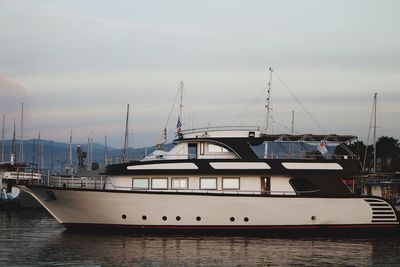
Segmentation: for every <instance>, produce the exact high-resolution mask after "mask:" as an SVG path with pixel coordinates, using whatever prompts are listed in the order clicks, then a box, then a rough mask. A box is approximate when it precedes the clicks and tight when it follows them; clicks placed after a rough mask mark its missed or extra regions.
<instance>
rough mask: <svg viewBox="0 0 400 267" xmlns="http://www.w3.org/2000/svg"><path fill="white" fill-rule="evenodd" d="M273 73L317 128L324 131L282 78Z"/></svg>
mask: <svg viewBox="0 0 400 267" xmlns="http://www.w3.org/2000/svg"><path fill="white" fill-rule="evenodd" d="M273 73H274V75H275V76H276V78H278V80H279V81H280V82H281V84H282V85H283V87H285V89H286V90H287V91H288V92H289V94H290V95H291V96H292V97H293V98H294V99H295V100H296V102H297V103H298V104H299V105H300V106H301V107H302V108H303V110H304V111H305V112H306V113H307V115H308V116H309V117H310V118H311V120H312V121H313V122H314V123H315V124H316V125H317V126H318V128H319V129H320V130H321V131H323V132H326V130H325V129H324V127H322V125H321V124H319V123H318V121H317V120H316V119H315V118H314V117H313V116H312V115H311V113H310V112H309V111H308V109H307V108H306V107H305V106H304V105H303V104H302V103H301V102H300V100H299V99H298V98H297V97H296V96H295V94H294V93H293V92H292V91H291V90H290V89H289V87H288V86H287V85H286V84H285V83H284V82H283V80H282V79H281V78H280V77H279V76H278V74H276V72H275V71H274V72H273Z"/></svg>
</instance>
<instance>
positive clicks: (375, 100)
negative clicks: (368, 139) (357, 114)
mask: <svg viewBox="0 0 400 267" xmlns="http://www.w3.org/2000/svg"><path fill="white" fill-rule="evenodd" d="M377 94H378V93H375V94H374V173H376V104H377Z"/></svg>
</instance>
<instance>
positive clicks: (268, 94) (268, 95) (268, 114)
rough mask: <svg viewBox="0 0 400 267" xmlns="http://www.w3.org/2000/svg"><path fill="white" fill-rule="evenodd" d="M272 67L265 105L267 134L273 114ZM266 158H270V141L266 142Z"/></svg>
mask: <svg viewBox="0 0 400 267" xmlns="http://www.w3.org/2000/svg"><path fill="white" fill-rule="evenodd" d="M272 71H273V70H272V68H271V67H269V81H268V91H267V103H266V105H265V109H266V112H267V118H266V120H265V134H268V126H269V117H270V116H271V112H272V108H271V101H270V100H271V86H272V84H271V82H272ZM264 158H268V142H265V151H264Z"/></svg>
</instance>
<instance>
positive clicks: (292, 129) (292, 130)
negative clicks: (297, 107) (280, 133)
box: [290, 110, 294, 134]
mask: <svg viewBox="0 0 400 267" xmlns="http://www.w3.org/2000/svg"><path fill="white" fill-rule="evenodd" d="M290 130H291V134H294V110H292V128H291V129H290Z"/></svg>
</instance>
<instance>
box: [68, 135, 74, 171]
mask: <svg viewBox="0 0 400 267" xmlns="http://www.w3.org/2000/svg"><path fill="white" fill-rule="evenodd" d="M68 172H69V174H71V175H72V173H73V166H72V129H71V133H70V135H69V149H68Z"/></svg>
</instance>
